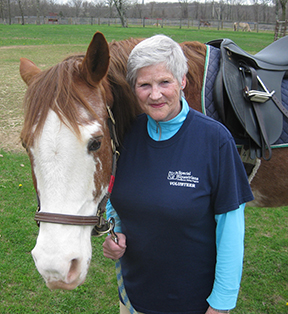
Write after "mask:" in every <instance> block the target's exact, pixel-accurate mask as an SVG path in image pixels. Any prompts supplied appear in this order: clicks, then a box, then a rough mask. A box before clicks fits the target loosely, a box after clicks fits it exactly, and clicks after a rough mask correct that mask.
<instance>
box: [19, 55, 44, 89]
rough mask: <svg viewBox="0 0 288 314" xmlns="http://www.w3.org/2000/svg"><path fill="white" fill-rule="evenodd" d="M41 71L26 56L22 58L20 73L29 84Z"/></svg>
mask: <svg viewBox="0 0 288 314" xmlns="http://www.w3.org/2000/svg"><path fill="white" fill-rule="evenodd" d="M40 72H41V70H40V69H39V68H38V67H37V66H36V65H35V63H33V62H32V61H30V60H28V59H26V58H20V75H21V77H22V79H23V81H24V82H25V83H26V84H27V85H29V84H30V83H31V81H32V79H33V77H34V76H35V75H36V74H38V73H40Z"/></svg>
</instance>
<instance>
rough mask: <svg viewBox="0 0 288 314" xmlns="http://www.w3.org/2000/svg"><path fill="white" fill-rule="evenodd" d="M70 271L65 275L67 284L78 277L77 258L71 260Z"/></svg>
mask: <svg viewBox="0 0 288 314" xmlns="http://www.w3.org/2000/svg"><path fill="white" fill-rule="evenodd" d="M70 263H71V264H70V269H69V272H68V275H67V280H68V282H71V281H74V280H75V279H76V277H78V276H79V273H78V266H79V261H78V259H77V258H73V259H72V260H71V262H70Z"/></svg>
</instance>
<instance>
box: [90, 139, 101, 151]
mask: <svg viewBox="0 0 288 314" xmlns="http://www.w3.org/2000/svg"><path fill="white" fill-rule="evenodd" d="M100 147H101V140H100V139H99V138H94V139H92V140H90V142H89V143H88V151H89V152H94V151H96V150H98V149H99V148H100Z"/></svg>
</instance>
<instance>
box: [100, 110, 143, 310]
mask: <svg viewBox="0 0 288 314" xmlns="http://www.w3.org/2000/svg"><path fill="white" fill-rule="evenodd" d="M107 111H108V115H109V120H108V126H109V130H110V135H111V139H112V150H113V166H112V176H111V180H110V184H109V188H108V194H107V196H108V198H109V197H110V195H111V193H112V189H113V185H114V180H115V173H116V161H117V156H118V152H117V151H116V147H118V146H119V142H118V139H117V135H116V130H115V124H116V123H115V119H114V116H113V113H112V111H111V109H110V107H109V106H107ZM108 198H107V200H108ZM107 200H106V202H105V206H106V203H107ZM110 219H111V218H110ZM112 223H113V227H112V229H111V230H110V232H111V236H112V239H113V241H114V242H115V243H116V244H118V237H117V235H116V233H115V232H114V227H115V222H114V219H113V222H112ZM115 270H116V278H117V284H118V290H119V293H120V295H121V298H122V301H123V303H124V305H125V306H126V307H127V309H128V310H129V312H130V314H138V312H137V311H136V310H135V309H134V307H133V306H132V304H131V302H130V300H129V298H128V295H127V292H126V289H125V286H124V280H123V275H122V268H121V262H120V260H119V259H118V260H116V261H115Z"/></svg>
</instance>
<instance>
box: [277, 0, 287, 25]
mask: <svg viewBox="0 0 288 314" xmlns="http://www.w3.org/2000/svg"><path fill="white" fill-rule="evenodd" d="M287 1H288V0H279V3H280V5H281V9H282V16H281V21H285V20H286V4H287Z"/></svg>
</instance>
